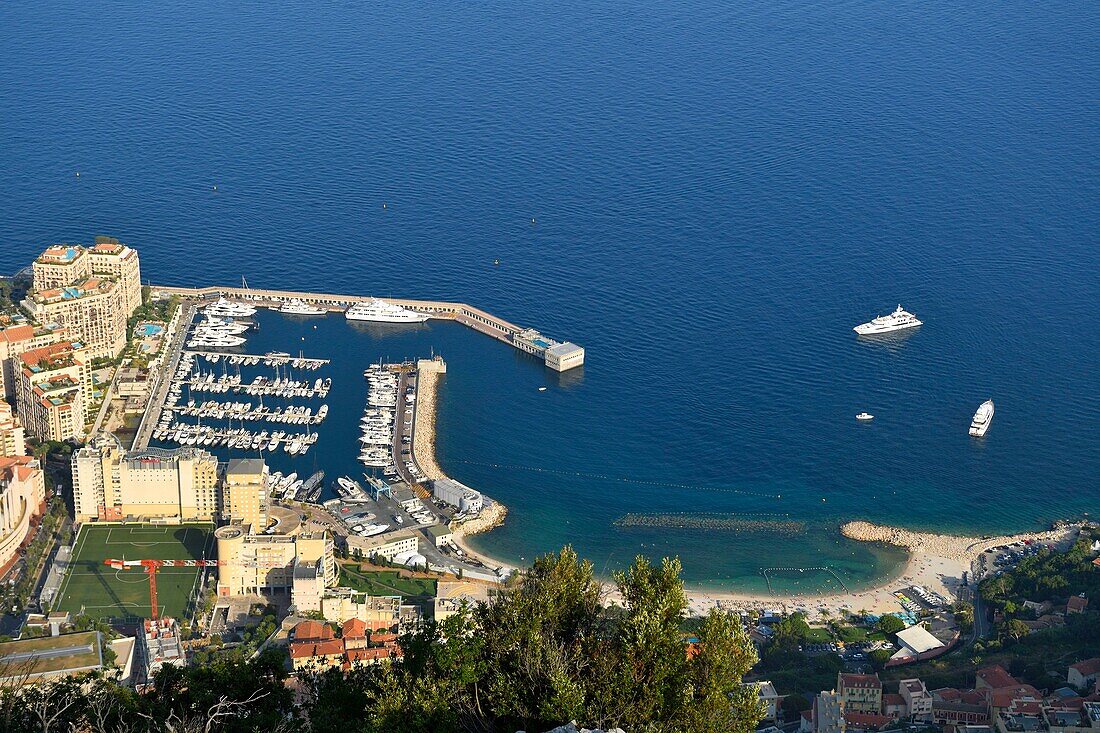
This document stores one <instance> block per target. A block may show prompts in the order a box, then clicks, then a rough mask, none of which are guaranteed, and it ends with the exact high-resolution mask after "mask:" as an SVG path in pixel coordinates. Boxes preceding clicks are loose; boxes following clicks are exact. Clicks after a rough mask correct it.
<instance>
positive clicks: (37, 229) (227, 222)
mask: <svg viewBox="0 0 1100 733" xmlns="http://www.w3.org/2000/svg"><path fill="white" fill-rule="evenodd" d="M0 27H3V28H4V29H5V33H4V36H5V41H6V43H5V50H4V53H3V54H0V167H2V169H3V175H2V176H0V272H5V273H10V272H13V271H15V270H17V269H19V268H20V267H22V266H24V265H25V264H26V263H27V262H29V261H30V259H31V258H32V257H33V256H34V255H35V254H36V253H37V252H38V251H39V250H40V249H41V248H42V247H44V246H45V245H47V244H50V243H53V242H57V241H70V242H81V241H84V242H86V241H90V240H91V238H92V237H93V236H94V235H96V234H110V235H113V236H117V237H119V238H121V239H122V240H123V241H125V242H127V243H129V244H131V245H133V246H135V247H137V248H138V249H139V250H140V252H141V257H142V267H143V274H144V275H145V277H146V278H147V279H149V280H151V281H153V282H157V283H161V282H163V283H173V284H206V283H226V284H234V283H239V282H240V278H241V276H242V275H243V276H246V277H247V278H248V282H249V284H250V285H253V286H257V287H264V286H270V287H287V288H289V287H294V288H299V289H318V290H326V291H337V292H341V291H343V292H352V293H362V294H368V293H369V294H375V295H387V294H392V295H400V296H406V297H424V298H446V299H458V300H465V301H468V302H470V303H474V304H477V305H479V306H481V307H484V308H486V309H487V310H490V311H492V312H494V313H496V314H498V315H500V316H502V317H505V318H508V319H510V320H513V321H515V322H518V323H521V324H525V325H532V326H536V327H538V328H540V329H542V330H543V331H544V332H545V333H547V334H548V335H551V336H554V337H557V338H561V339H570V340H573V341H576V342H577V343H580V344H582V345H584V346H585V348H586V349H587V363H586V364H585V366H584V368H583V371H578V372H573V373H568V374H565V375H562V376H558V375H556V374H554V373H553V372H550V371H548V370H546V369H545V368H544V367H543V366H542V365H541V364H540V363H539V362H538V361H536V360H534V359H531V358H528V357H526V356H523V355H521V354H518V353H516V352H514V351H513V350H512V349H510V348H508V347H507V346H505V345H503V344H500V343H497V342H494V341H491V340H489V339H487V338H485V337H482V336H479V335H478V334H475V333H473V332H471V331H468V330H465V329H463V328H461V327H459V326H456V325H454V324H435V325H432V326H431V327H428V328H422V329H418V330H414V331H410V332H407V333H403V334H396V335H386V334H382V335H379V334H371V333H369V332H368V333H356V332H353V331H352V330H351V329H350V328H348V327H347V325H346V324H344V323H343V322H342V320H340V319H336V318H330V319H326V325H325V328H324V329H322V328H318V329H317V332H321V331H322V330H324V332H325V333H326V334H329V335H328V337H327V338H328V341H327V342H325V343H317V344H310V347H311V348H308V349H307V351H312V352H314V353H316V354H317V355H324V354H323V353H318V352H331V353H334V354H338V355H340V357H341V358H342V359H344V361H345V362H346V363H345V364H344V365H342V366H339V367H338V368H337V367H336V366H334V369H338V371H339V370H344V371H346V374H347V375H348V376H347V379H349V380H354V379H358V378H359V377H358V370H359V368H360V367H361V366H363V365H365V362H366V361H369V360H371V359H377V358H378V357H379V356H390V357H397V358H400V357H402V356H417V355H424V354H426V353H428V352H429V351H430V350H431V349H432V348H435V349H436V350H437V351H441V352H442V353H443V355H444V357H445V358H447V360H448V363H449V365H450V372H449V373H448V375H447V377H446V379H445V382H444V386H443V388H442V392H441V400H442V402H441V406H440V409H441V416H440V420H441V424H440V430H441V433H440V436H439V452H440V458H441V462H442V464H443V466H444V467H445V468H446V469H447V470H448V471H449V472H450V473H452V474H453V475H454V476H455V477H456V478H458V479H459V480H461V481H463V482H466V483H468V484H470V485H473V486H476V487H478V488H481V489H483V490H485V491H486V492H487V493H489V494H490V495H492V496H494V497H496V498H498V499H500V500H502V501H503V502H505V503H506V504H507V505H508V506H509V507H510V508H511V512H510V514H509V517H508V520H507V523H506V524H505V526H504V527H502V528H500V529H499V530H497V531H494V532H493V533H491V534H489V535H486V536H483V537H481V538H479V539H478V540H477V544H478V546H479V547H481V548H483V549H485V550H487V551H490V552H492V553H495V554H497V555H498V556H500V557H502V558H505V559H509V560H513V561H521V560H529V559H530V558H531V557H532V556H533V555H535V554H536V553H539V552H543V551H547V550H550V549H553V548H556V547H559V546H561V545H562V544H564V543H572V544H574V545H575V546H576V547H577V548H578V549H579V550H580V551H581V552H582V553H583V554H585V555H586V556H588V557H589V558H591V559H592V560H593V561H594V562H595V563H596V566H597V568H598V569H599V570H600V571H601V572H606V571H608V570H610V569H613V568H615V567H619V566H621V565H622V564H624V563H625V562H627V561H628V560H629V559H630V558H631V557H632V556H633V555H634V554H636V553H638V552H643V553H647V554H652V555H659V554H664V553H675V554H678V555H680V556H681V558H682V559H683V562H684V567H685V577H686V579H687V580H688V581H689V582H690V583H692V584H694V585H706V586H710V587H722V588H741V589H749V588H753V589H755V588H759V587H760V586H761V583H762V580H761V575H760V571H761V569H762V568H765V567H780V566H781V567H810V566H813V567H818V566H827V567H831V568H835V569H837V571H838V572H839V573H840V574H841V575H842V577H844V578H845V579H846V582H848V583H850V584H853V585H857V584H862V583H868V582H870V581H872V580H873V579H874V578H875V577H878V576H881V575H882V574H883V573H887V572H890V571H892V570H893V569H895V568H896V567H897V565H898V563H899V561H900V557H899V554H898V553H896V552H892V551H888V550H886V549H884V548H877V547H868V546H856V545H854V544H853V543H849V542H846V541H842V540H840V539H839V538H838V536H837V534H836V526H837V524H838V523H839V522H841V521H843V520H845V519H848V518H855V517H862V518H867V519H871V520H874V521H879V522H887V523H892V524H901V525H905V526H909V527H914V528H934V529H942V530H959V531H967V532H992V531H1001V530H1022V529H1026V528H1032V527H1037V526H1039V525H1042V524H1044V523H1046V522H1049V521H1050V520H1053V519H1056V518H1061V517H1073V516H1079V515H1080V514H1081V513H1083V512H1093V513H1095V512H1097V510H1100V491H1098V490H1097V478H1098V476H1100V419H1098V413H1100V390H1098V388H1097V381H1096V379H1097V378H1096V368H1097V364H1098V362H1100V359H1098V356H1100V327H1097V323H1098V322H1100V165H1098V162H1097V161H1098V160H1100V158H1098V156H1097V150H1098V141H1100V104H1098V103H1097V101H1098V98H1100V94H1098V91H1100V86H1098V84H1097V80H1098V79H1100V6H1098V5H1097V4H1096V3H1095V2H1089V1H1087V0H1079V1H1075V2H1072V1H1071V2H1058V3H1033V2H1024V1H1022V0H1011V1H1006V2H1001V3H971V4H965V3H961V4H960V3H957V2H945V1H943V0H932V1H930V2H914V1H912V0H890V1H887V0H879V1H873V2H872V1H870V0H849V1H847V2H839V3H821V2H787V1H785V0H780V1H779V2H764V3H762V2H746V1H743V0H725V1H723V2H717V1H713V0H690V1H684V2H662V3H642V4H638V3H626V2H608V1H606V0H593V1H592V2H584V3H578V2H573V3H536V2H527V1H525V0H520V1H509V2H481V3H468V2H432V3H412V2H389V1H386V0H382V1H381V2H370V3H366V2H335V3H332V2H319V3H317V2H314V3H302V2H270V3H249V4H243V3H218V2H210V1H209V0H198V1H196V2H192V3H169V2H162V1H159V0H154V1H153V2H141V3H138V2H112V3H87V2H75V1H72V0H69V1H63V2H51V3H27V2H9V3H3V4H0ZM77 171H79V172H80V176H79V177H77V176H76V172H77ZM214 186H216V187H217V189H216V190H214ZM494 259H499V260H500V265H499V266H497V267H494V266H493V265H492V262H493V260H494ZM898 303H901V304H903V305H904V306H905V307H906V308H907V309H909V310H911V311H913V312H915V313H916V314H917V315H918V316H919V317H920V318H921V319H922V320H924V322H925V325H924V326H923V327H922V328H920V329H919V330H918V331H916V332H915V333H911V334H910V335H908V336H907V337H905V338H901V339H895V340H888V341H884V342H867V341H860V340H858V339H857V338H856V337H855V335H854V334H853V333H852V330H851V328H852V326H853V325H855V324H856V323H859V322H861V321H864V320H867V319H869V318H870V317H872V316H874V315H876V314H878V313H883V312H886V311H888V310H891V309H892V308H893V307H894V306H895V305H897V304H898ZM329 321H331V322H332V323H331V324H330V323H328V322H329ZM310 331H311V332H312V331H313V329H312V328H310ZM263 333H264V334H265V335H264V338H269V337H270V335H269V334H271V333H273V332H272V330H271V329H264V331H263ZM295 335H296V334H288V338H289V339H291V340H293V338H294V337H295ZM303 335H305V336H307V338H310V339H312V338H314V337H313V334H312V333H310V334H303ZM297 337H298V338H301V336H297ZM288 345H293V344H288ZM340 373H343V372H340ZM540 385H546V386H548V387H549V389H548V390H547V391H545V392H539V391H538V389H537V388H538V387H539V386H540ZM359 387H360V385H356V389H358V388H359ZM988 397H992V398H993V399H994V400H995V402H996V405H997V412H996V417H995V419H994V422H993V426H992V428H991V430H990V432H989V435H988V436H987V437H986V438H985V439H984V440H973V439H971V438H969V437H968V436H967V435H966V429H967V426H968V424H969V420H970V417H971V415H972V413H973V412H974V410H975V409H976V408H977V406H978V404H979V403H981V402H982V401H983V400H985V399H986V398H988ZM349 399H351V398H349ZM353 401H354V400H353ZM356 407H357V406H356ZM861 410H867V411H869V412H872V413H874V414H875V415H876V416H877V417H876V419H875V420H874V421H873V422H872V423H870V424H858V423H856V421H855V420H854V418H853V416H854V414H855V413H857V412H859V411H861ZM352 414H354V413H352ZM328 425H329V427H328V428H327V429H328V430H329V431H331V432H333V433H338V432H339V431H340V430H344V431H345V432H347V431H351V430H352V429H353V426H352V425H349V424H345V425H344V427H343V428H341V427H340V425H341V423H340V420H339V419H336V418H335V416H334V419H333V420H331V421H330V422H329V423H328ZM344 437H345V438H347V435H346V434H345V435H344ZM346 442H347V444H348V446H349V450H353V449H354V443H353V441H352V440H350V439H348V440H347V441H346ZM326 445H327V447H325V446H326ZM340 445H343V443H341V442H340V437H339V435H336V434H334V435H332V436H331V439H329V438H328V437H326V438H325V441H323V444H319V446H318V451H317V453H316V454H313V453H311V454H309V455H307V456H306V457H305V459H304V461H305V462H306V463H308V464H310V465H309V466H307V468H309V467H312V465H313V462H314V460H317V461H322V462H323V461H324V460H331V461H333V462H336V463H338V464H339V463H340V461H346V460H347V457H346V456H344V454H343V453H341V452H340V449H339V448H338V446H340ZM337 454H339V455H337ZM325 456H332V457H331V458H328V459H326V458H325ZM351 464H352V467H353V466H354V461H352V462H351ZM335 470H336V471H341V472H342V471H345V470H350V469H344V468H343V464H340V466H339V467H337V468H336V469H335ZM661 511H682V512H693V513H702V512H724V513H737V514H741V515H750V514H758V513H762V514H767V515H776V514H778V515H789V516H790V517H791V518H793V519H797V520H802V521H806V522H808V525H807V530H806V532H804V533H802V534H800V535H797V536H794V537H790V536H785V535H779V534H774V533H769V532H762V533H740V534H738V533H732V532H716V531H699V530H667V529H666V530H638V529H626V528H620V527H616V526H614V525H613V524H612V523H613V521H614V520H615V519H616V518H618V517H620V516H622V515H623V514H624V513H626V512H661ZM792 582H793V581H792ZM791 587H792V588H793V587H795V586H793V585H792V586H791Z"/></svg>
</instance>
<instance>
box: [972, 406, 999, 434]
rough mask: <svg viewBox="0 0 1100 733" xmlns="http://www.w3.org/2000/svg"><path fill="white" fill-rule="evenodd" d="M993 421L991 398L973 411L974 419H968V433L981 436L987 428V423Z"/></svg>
mask: <svg viewBox="0 0 1100 733" xmlns="http://www.w3.org/2000/svg"><path fill="white" fill-rule="evenodd" d="M991 422H993V400H986V401H985V402H983V403H982V404H981V405H980V406H979V407H978V411H977V412H975V413H974V419H973V420H971V421H970V434H971V435H972V436H973V437H975V438H981V437H983V436H984V435H985V434H986V432H987V431H988V430H989V424H990V423H991Z"/></svg>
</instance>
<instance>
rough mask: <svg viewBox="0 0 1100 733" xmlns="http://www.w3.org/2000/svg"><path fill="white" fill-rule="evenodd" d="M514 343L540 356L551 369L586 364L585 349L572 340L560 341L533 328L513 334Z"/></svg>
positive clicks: (518, 347)
mask: <svg viewBox="0 0 1100 733" xmlns="http://www.w3.org/2000/svg"><path fill="white" fill-rule="evenodd" d="M512 345H513V346H515V347H516V348H517V349H519V350H520V351H525V352H527V353H528V354H531V355H533V356H538V357H540V358H541V359H542V360H543V363H544V364H546V366H548V367H550V368H551V369H553V370H555V371H559V372H564V371H566V370H569V369H575V368H576V367H579V366H583V365H584V349H583V348H582V347H580V346H577V345H576V344H574V343H571V342H568V341H567V342H565V343H560V342H558V341H555V340H554V339H552V338H550V337H548V336H543V335H542V334H541V333H539V332H538V331H536V330H535V329H533V328H527V329H524V330H522V331H519V332H518V333H513V334H512Z"/></svg>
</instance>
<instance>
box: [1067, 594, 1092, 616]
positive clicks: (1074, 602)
mask: <svg viewBox="0 0 1100 733" xmlns="http://www.w3.org/2000/svg"><path fill="white" fill-rule="evenodd" d="M1088 607H1089V599H1088V598H1085V597H1084V596H1083V595H1081V596H1070V597H1069V600H1068V601H1066V613H1067V614H1070V613H1084V612H1085V609H1086V608H1088Z"/></svg>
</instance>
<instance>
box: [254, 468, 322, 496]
mask: <svg viewBox="0 0 1100 733" xmlns="http://www.w3.org/2000/svg"><path fill="white" fill-rule="evenodd" d="M324 480H325V472H324V471H317V472H315V473H314V474H313V475H311V476H310V477H309V478H307V479H299V478H298V474H297V473H290V474H288V475H286V476H284V475H283V473H282V471H276V472H275V473H272V474H270V475H268V477H267V490H268V493H269V494H270V495H271V496H272V497H274V498H276V499H284V500H286V501H302V502H316V501H317V500H318V499H320V498H321V492H322V491H324V483H323V482H324Z"/></svg>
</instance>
